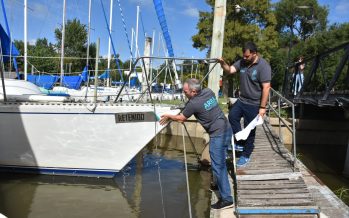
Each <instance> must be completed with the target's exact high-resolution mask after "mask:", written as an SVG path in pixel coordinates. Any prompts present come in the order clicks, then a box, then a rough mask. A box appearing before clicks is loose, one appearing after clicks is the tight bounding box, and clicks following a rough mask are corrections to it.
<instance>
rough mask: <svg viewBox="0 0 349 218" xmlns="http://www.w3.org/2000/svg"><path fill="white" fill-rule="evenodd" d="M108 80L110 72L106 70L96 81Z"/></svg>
mask: <svg viewBox="0 0 349 218" xmlns="http://www.w3.org/2000/svg"><path fill="white" fill-rule="evenodd" d="M108 78H110V70H109V69H107V70H106V71H104V73H102V74H101V75H99V76H98V79H108Z"/></svg>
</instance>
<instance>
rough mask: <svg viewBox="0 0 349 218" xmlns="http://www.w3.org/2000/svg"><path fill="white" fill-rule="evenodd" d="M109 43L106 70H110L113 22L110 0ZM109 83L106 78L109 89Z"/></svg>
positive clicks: (111, 2)
mask: <svg viewBox="0 0 349 218" xmlns="http://www.w3.org/2000/svg"><path fill="white" fill-rule="evenodd" d="M109 13H110V14H109V32H110V34H109V42H108V70H110V47H111V38H110V36H111V30H112V28H111V26H112V22H113V0H110V12H109ZM109 83H110V81H109V77H108V78H107V86H108V87H109V86H110V85H109Z"/></svg>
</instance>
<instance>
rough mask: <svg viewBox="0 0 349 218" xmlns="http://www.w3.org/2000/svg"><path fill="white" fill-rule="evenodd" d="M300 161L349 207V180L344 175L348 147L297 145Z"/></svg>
mask: <svg viewBox="0 0 349 218" xmlns="http://www.w3.org/2000/svg"><path fill="white" fill-rule="evenodd" d="M297 153H300V157H299V159H301V161H302V162H303V163H304V164H305V165H306V166H307V167H308V168H309V169H310V170H311V171H312V172H313V173H314V174H315V175H316V176H317V177H318V178H319V179H320V180H321V181H322V182H323V183H324V184H325V185H327V186H328V187H329V188H330V189H331V190H332V191H333V192H335V193H336V194H337V196H338V195H339V193H340V192H341V191H342V196H341V199H342V201H343V202H344V203H345V204H347V205H349V178H345V177H344V176H343V174H342V172H343V168H344V161H345V155H346V145H331V146H328V145H297Z"/></svg>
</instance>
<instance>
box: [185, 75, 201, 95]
mask: <svg viewBox="0 0 349 218" xmlns="http://www.w3.org/2000/svg"><path fill="white" fill-rule="evenodd" d="M184 83H187V84H188V86H189V89H191V90H195V91H197V92H200V91H201V84H200V81H199V80H198V79H194V78H189V79H186V80H185V82H184Z"/></svg>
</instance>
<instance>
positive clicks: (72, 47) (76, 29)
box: [55, 18, 87, 71]
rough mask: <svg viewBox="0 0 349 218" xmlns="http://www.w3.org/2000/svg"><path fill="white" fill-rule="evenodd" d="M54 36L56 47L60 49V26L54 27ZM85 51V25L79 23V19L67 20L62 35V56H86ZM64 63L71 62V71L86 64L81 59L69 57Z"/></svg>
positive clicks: (80, 68)
mask: <svg viewBox="0 0 349 218" xmlns="http://www.w3.org/2000/svg"><path fill="white" fill-rule="evenodd" d="M55 37H56V40H57V44H56V47H57V49H58V50H60V49H61V44H62V26H61V27H60V28H56V29H55ZM86 51H87V26H86V25H85V24H82V23H80V20H78V19H76V18H75V19H73V20H68V21H67V23H66V25H65V37H64V56H65V57H81V58H86ZM64 62H65V63H72V66H73V67H72V70H73V71H81V70H82V69H83V68H84V66H85V65H86V61H85V60H83V59H80V60H79V59H69V58H66V59H65V60H64Z"/></svg>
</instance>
